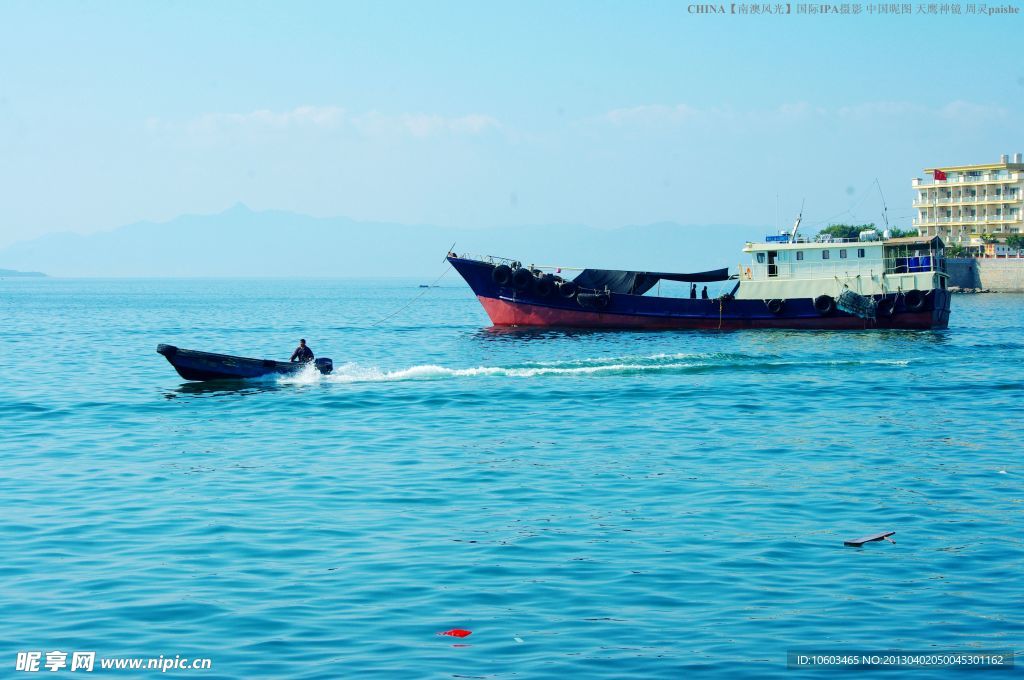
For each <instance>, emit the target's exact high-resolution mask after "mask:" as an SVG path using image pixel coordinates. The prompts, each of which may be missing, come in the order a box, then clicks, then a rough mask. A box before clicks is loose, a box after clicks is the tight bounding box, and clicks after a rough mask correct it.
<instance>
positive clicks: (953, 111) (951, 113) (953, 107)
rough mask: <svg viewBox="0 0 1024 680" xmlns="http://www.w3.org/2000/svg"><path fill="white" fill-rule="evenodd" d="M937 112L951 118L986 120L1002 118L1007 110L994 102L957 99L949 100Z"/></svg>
mask: <svg viewBox="0 0 1024 680" xmlns="http://www.w3.org/2000/svg"><path fill="white" fill-rule="evenodd" d="M939 113H940V114H941V115H942V116H943V117H945V118H951V119H953V120H974V121H977V120H988V119H991V118H1004V117H1006V115H1007V110H1006V109H1005V108H1003V107H1002V106H996V105H994V104H975V103H973V102H967V101H963V100H962V99H958V100H957V101H954V102H950V103H948V104H946V105H945V106H943V107H942V108H941V109H940V110H939Z"/></svg>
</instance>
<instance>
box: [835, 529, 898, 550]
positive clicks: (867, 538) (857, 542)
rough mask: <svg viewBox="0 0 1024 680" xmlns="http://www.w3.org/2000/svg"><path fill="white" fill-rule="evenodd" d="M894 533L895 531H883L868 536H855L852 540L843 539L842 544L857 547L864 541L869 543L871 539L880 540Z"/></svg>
mask: <svg viewBox="0 0 1024 680" xmlns="http://www.w3.org/2000/svg"><path fill="white" fill-rule="evenodd" d="M895 533H896V532H895V531H883V532H882V533H880V534H872V535H870V536H861V537H860V538H855V539H853V540H852V541H843V545H850V546H853V547H854V548H859V547H861V546H862V545H864V544H865V543H871V542H872V541H882V540H885V539H886V538H889V537H890V536H892V535H893V534H895Z"/></svg>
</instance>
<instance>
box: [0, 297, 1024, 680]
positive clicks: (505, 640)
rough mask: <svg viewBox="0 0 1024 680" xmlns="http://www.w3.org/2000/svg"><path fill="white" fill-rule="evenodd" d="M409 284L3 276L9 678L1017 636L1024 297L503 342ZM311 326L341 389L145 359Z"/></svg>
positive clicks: (228, 347)
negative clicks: (856, 327) (22, 664)
mask: <svg viewBox="0 0 1024 680" xmlns="http://www.w3.org/2000/svg"><path fill="white" fill-rule="evenodd" d="M417 283H418V282H409V281H404V282H396V281H381V282H367V281H361V282H351V281H300V282H295V281H159V280H145V281H71V280H39V281H33V280H5V281H0V318H2V324H0V423H2V433H0V449H2V453H3V460H2V463H0V466H2V467H0V498H2V500H3V505H2V512H3V522H2V525H0V532H2V533H0V613H2V616H0V646H2V648H3V649H2V650H0V653H2V655H3V656H2V658H0V664H2V666H0V667H3V668H7V669H13V667H14V657H15V651H17V650H26V649H27V650H33V649H35V650H51V649H64V650H68V649H70V650H86V649H94V650H96V651H97V652H98V653H99V654H100V655H101V656H103V655H105V656H115V655H123V656H145V657H149V656H158V655H160V654H164V655H170V656H173V655H175V654H181V655H183V656H192V657H197V656H203V657H209V658H211V659H212V660H213V669H212V670H211V671H207V672H205V673H202V674H198V673H196V672H192V673H191V674H192V675H196V676H199V675H201V676H202V677H206V678H212V677H224V678H253V677H268V678H271V677H273V678H283V677H296V678H332V677H353V676H360V677H362V676H368V677H489V678H511V677H523V678H526V677H530V678H532V677H554V676H556V675H559V676H562V677H608V678H612V677H615V678H623V677H651V678H680V677H684V676H685V675H688V674H692V673H694V672H700V673H703V674H708V675H712V674H716V675H721V676H729V677H740V676H748V677H769V676H783V675H791V674H792V673H794V672H795V671H786V667H785V664H786V650H787V649H793V648H808V647H811V648H819V649H844V648H845V649H903V650H927V649H943V650H946V649H967V648H972V647H974V648H977V647H981V648H990V649H991V648H1001V649H1007V648H1008V649H1017V650H1018V651H1020V650H1021V648H1022V647H1024V644H1022V643H1021V634H1022V628H1024V614H1022V611H1024V588H1022V586H1021V573H1022V568H1024V559H1022V557H1024V550H1022V537H1021V528H1022V523H1021V519H1022V500H1024V490H1022V486H1021V483H1022V480H1024V466H1022V464H1021V451H1020V449H1021V445H1022V442H1024V440H1022V437H1021V428H1022V422H1024V419H1022V415H1024V409H1022V406H1021V400H1022V396H1024V297H1021V296H1011V295H987V296H974V297H969V296H960V297H957V298H955V299H954V310H953V317H952V321H951V327H950V328H949V330H948V331H937V332H844V333H824V332H785V331H751V332H728V333H723V332H693V331H681V332H666V331H661V332H647V333H632V332H597V333H591V332H579V331H576V332H572V331H505V332H499V331H495V330H489V329H488V328H487V326H488V323H487V320H486V317H485V316H484V314H483V312H482V310H481V309H480V307H479V305H478V303H477V302H476V300H475V299H474V298H473V296H472V295H471V294H470V293H469V291H468V290H466V289H465V288H463V287H461V286H459V285H458V284H457V282H455V281H453V280H451V279H447V280H446V281H445V284H446V286H447V287H443V288H435V289H425V290H424V289H419V288H418V287H417V285H416V284H417ZM421 293H423V295H422V297H420V298H419V299H418V300H417V301H416V302H415V303H414V304H412V305H410V306H409V307H408V308H407V309H405V310H404V311H401V312H400V313H399V314H397V315H396V316H394V317H393V318H391V319H389V320H387V321H386V322H384V323H382V324H379V325H376V326H375V325H373V322H374V321H376V320H378V319H381V318H382V317H385V316H387V315H388V314H391V313H392V312H394V311H395V310H398V309H400V308H401V307H402V306H403V305H405V304H406V303H407V302H409V301H410V300H412V299H413V298H415V297H416V296H418V295H420V294H421ZM300 336H301V337H306V338H308V339H309V344H310V345H311V346H312V348H313V349H314V351H316V352H317V354H318V355H320V356H330V357H332V358H333V359H334V363H335V366H336V368H337V370H336V372H335V374H334V375H331V376H326V377H323V376H319V375H300V376H296V377H294V378H288V379H272V380H262V381H252V382H238V383H225V384H196V383H184V382H183V381H182V380H181V379H180V378H179V377H178V376H177V375H176V374H175V373H174V371H173V370H172V368H171V367H170V365H169V364H167V362H166V361H165V360H164V359H163V357H161V356H159V355H157V354H156V353H155V347H156V345H157V343H159V342H169V343H173V344H176V345H179V346H181V347H188V348H195V349H205V350H210V351H221V352H226V353H235V354H244V355H252V356H272V357H278V358H285V357H287V356H288V354H289V353H290V351H291V349H292V348H293V346H294V345H295V343H296V340H297V339H298V338H299V337H300ZM883 529H893V530H895V531H896V535H895V537H894V538H895V539H896V543H895V544H890V543H885V542H882V543H873V544H869V545H866V546H864V547H863V548H861V549H856V548H846V547H843V544H842V542H843V540H844V539H847V538H853V537H856V536H860V535H863V534H867V533H873V532H876V531H880V530H883ZM453 627H460V628H466V629H469V630H471V631H472V632H473V634H472V635H471V636H470V637H467V638H465V639H463V640H457V639H454V638H450V637H442V636H438V635H437V633H438V632H439V631H443V630H446V629H449V628H453ZM463 645H464V646H463ZM65 672H67V671H65ZM797 674H798V675H806V674H804V673H797ZM122 675H123V674H122Z"/></svg>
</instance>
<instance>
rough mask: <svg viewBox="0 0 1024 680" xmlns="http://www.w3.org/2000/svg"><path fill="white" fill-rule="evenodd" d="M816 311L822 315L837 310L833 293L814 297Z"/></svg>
mask: <svg viewBox="0 0 1024 680" xmlns="http://www.w3.org/2000/svg"><path fill="white" fill-rule="evenodd" d="M814 311H816V312H818V314H821V315H822V316H828V315H829V314H833V313H834V312H835V311H836V301H835V299H834V298H833V297H832V296H831V295H819V296H818V297H816V298H814Z"/></svg>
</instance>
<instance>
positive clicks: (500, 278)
mask: <svg viewBox="0 0 1024 680" xmlns="http://www.w3.org/2000/svg"><path fill="white" fill-rule="evenodd" d="M511 280H512V267H509V266H508V265H507V264H499V265H498V266H497V267H495V268H494V271H492V272H491V281H494V282H495V283H496V284H498V285H499V286H507V285H508V282H509V281H511Z"/></svg>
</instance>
